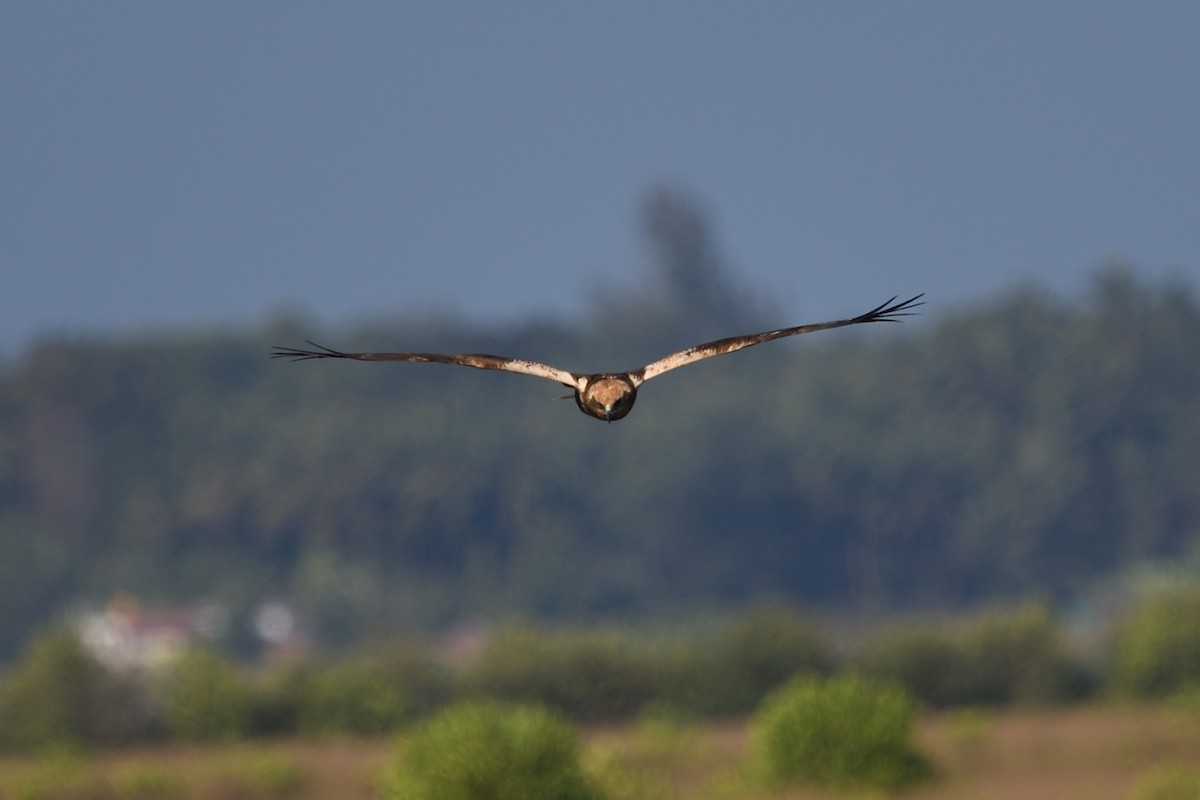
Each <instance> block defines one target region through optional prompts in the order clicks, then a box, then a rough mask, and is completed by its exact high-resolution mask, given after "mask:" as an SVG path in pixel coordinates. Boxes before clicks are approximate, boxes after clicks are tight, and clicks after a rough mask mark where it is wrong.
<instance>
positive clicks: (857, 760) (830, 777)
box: [754, 675, 928, 790]
mask: <svg viewBox="0 0 1200 800" xmlns="http://www.w3.org/2000/svg"><path fill="white" fill-rule="evenodd" d="M914 714H915V705H914V703H913V701H912V700H911V698H910V697H909V695H908V694H907V693H906V692H905V691H904V690H903V689H901V688H899V687H897V686H894V685H890V684H885V683H879V682H876V681H872V680H870V679H867V678H862V677H859V676H856V675H843V676H839V677H834V678H830V679H828V680H822V679H820V678H813V677H804V676H801V677H798V678H795V679H794V680H793V681H792V682H791V683H789V684H787V685H786V686H785V687H783V688H781V689H779V690H777V691H775V692H773V693H772V694H771V695H770V696H769V697H768V698H767V699H766V700H765V701H764V703H763V705H762V707H761V708H760V709H759V711H758V712H757V713H756V714H755V717H754V759H755V761H754V765H755V767H756V771H757V772H758V774H759V775H761V777H762V778H764V779H765V780H766V782H767V783H768V784H770V785H773V786H779V785H787V784H815V785H820V786H826V787H833V788H845V787H861V788H871V789H885V790H890V789H897V788H901V787H903V786H906V785H909V784H912V783H914V782H916V781H918V780H920V779H921V778H923V777H924V776H925V775H927V773H928V765H927V763H926V762H925V760H924V759H923V758H922V757H921V756H920V755H919V754H918V753H917V751H916V750H915V749H914V748H913V745H912V744H911V742H910V736H911V728H912V722H913V717H914Z"/></svg>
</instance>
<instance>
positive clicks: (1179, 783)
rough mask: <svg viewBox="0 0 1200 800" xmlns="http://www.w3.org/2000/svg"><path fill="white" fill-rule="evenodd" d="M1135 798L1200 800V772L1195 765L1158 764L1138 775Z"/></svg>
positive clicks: (1148, 799) (1133, 796)
mask: <svg viewBox="0 0 1200 800" xmlns="http://www.w3.org/2000/svg"><path fill="white" fill-rule="evenodd" d="M1131 797H1132V798H1133V800H1200V772H1197V771H1196V769H1195V768H1193V767H1184V766H1158V767H1154V768H1153V769H1151V770H1149V771H1148V772H1146V773H1145V774H1144V775H1141V776H1139V777H1138V780H1137V783H1135V784H1134V787H1133V794H1132V795H1131Z"/></svg>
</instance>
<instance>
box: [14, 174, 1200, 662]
mask: <svg viewBox="0 0 1200 800" xmlns="http://www.w3.org/2000/svg"><path fill="white" fill-rule="evenodd" d="M656 202H657V206H656V205H655V203H656ZM645 220H646V226H647V233H648V236H649V239H650V242H651V244H652V245H653V248H652V253H653V264H654V268H655V271H654V272H653V273H652V274H650V275H649V276H648V277H647V279H646V285H645V286H638V287H633V288H631V289H629V290H621V289H619V288H612V287H606V288H604V289H602V290H598V291H597V293H596V297H595V298H593V300H592V305H591V307H590V309H589V311H588V313H587V314H585V315H584V316H583V317H581V318H580V319H579V320H578V321H576V322H563V321H530V322H528V323H524V324H515V325H508V326H494V327H479V326H473V325H470V324H467V323H463V322H460V321H456V320H453V319H446V318H438V317H433V316H430V317H425V318H422V319H417V320H412V319H409V320H387V319H382V320H372V321H370V322H367V323H364V324H361V325H358V326H354V327H349V326H343V327H338V328H332V329H331V328H329V327H326V326H320V325H317V324H315V323H312V322H310V321H308V320H306V319H305V318H304V317H303V316H302V315H299V314H296V315H290V316H289V315H277V316H276V317H274V318H272V319H271V320H269V321H266V322H264V323H263V324H262V325H261V326H259V327H258V328H256V329H247V330H232V331H220V332H217V331H199V332H197V331H181V332H174V333H170V334H161V333H160V334H145V335H140V336H130V337H126V338H120V339H95V338H64V337H60V338H48V339H45V340H43V341H41V342H40V343H38V344H37V345H36V346H34V347H32V348H30V349H29V350H27V351H26V352H24V353H22V354H21V355H20V356H19V357H17V358H16V359H14V360H12V361H10V362H8V363H7V364H4V365H3V367H2V369H0V607H2V608H3V609H4V613H3V615H0V656H2V657H4V658H9V657H11V656H12V655H13V654H14V653H15V652H16V651H17V648H18V647H19V645H20V643H21V642H22V641H23V640H24V639H25V638H26V637H27V636H29V635H30V634H31V632H33V631H34V630H36V629H39V628H41V627H43V626H45V625H47V624H49V623H51V622H53V621H54V620H56V619H58V618H60V617H61V615H62V614H63V613H65V612H66V611H68V610H70V609H73V608H80V607H82V606H85V605H87V604H96V603H103V602H104V601H105V600H106V599H107V598H108V597H110V596H111V595H112V594H113V593H114V592H117V591H128V592H132V593H135V594H136V595H137V596H139V597H140V598H143V599H144V600H145V601H147V602H150V603H160V604H173V603H193V602H198V601H219V602H221V603H223V604H224V605H225V606H226V607H227V608H229V609H231V610H232V611H233V614H234V618H235V619H237V618H238V615H239V614H243V613H244V612H246V611H247V610H248V609H250V608H251V607H253V606H254V605H255V604H257V603H259V602H261V601H262V600H264V599H266V598H270V597H276V598H286V599H288V600H289V601H291V602H292V603H293V604H294V605H295V606H296V607H297V608H298V609H300V610H301V612H302V613H303V614H304V615H305V616H306V618H307V619H308V620H309V621H310V624H311V625H312V626H313V628H314V630H315V631H316V632H317V635H318V637H319V638H320V640H321V641H322V643H324V644H327V645H334V646H336V645H342V644H349V643H351V642H354V641H357V640H359V639H360V638H362V637H367V636H382V635H387V634H391V633H396V632H404V631H422V630H434V629H439V628H444V627H447V626H451V625H454V624H457V623H462V622H471V621H475V622H478V621H482V622H495V621H503V620H506V619H513V618H528V619H539V620H558V621H563V620H573V621H578V620H597V619H601V620H627V621H642V622H644V621H663V620H672V619H676V620H678V619H681V618H683V617H685V616H686V615H690V614H694V613H699V612H706V613H707V612H713V611H720V610H722V609H734V608H738V607H741V606H744V605H746V604H750V603H754V602H758V601H762V600H764V599H769V598H775V599H782V600H785V601H789V602H793V603H798V604H800V605H802V606H804V607H806V608H812V609H817V610H830V611H837V612H839V613H846V612H849V613H855V614H868V615H876V616H880V615H883V616H886V615H890V614H899V613H908V612H913V611H920V610H931V609H936V610H953V609H957V608H963V607H971V606H979V605H981V604H987V603H989V602H995V601H1002V600H1005V599H1011V598H1018V597H1027V596H1037V597H1040V598H1043V599H1046V600H1049V601H1050V602H1055V603H1066V602H1071V601H1074V600H1077V599H1079V598H1081V597H1086V596H1088V595H1089V593H1091V592H1094V591H1096V589H1097V587H1102V586H1103V585H1104V584H1105V583H1106V582H1108V581H1112V580H1115V579H1116V578H1118V577H1119V576H1121V575H1122V574H1125V573H1127V572H1128V570H1130V569H1131V568H1132V567H1134V566H1136V565H1139V564H1143V563H1147V562H1154V561H1158V560H1163V559H1170V558H1176V557H1181V556H1190V555H1194V554H1195V553H1196V552H1197V547H1196V544H1197V541H1198V537H1200V485H1198V480H1200V348H1198V347H1197V344H1198V343H1200V308H1198V306H1197V303H1196V297H1195V295H1194V292H1193V290H1192V289H1191V287H1188V286H1180V285H1168V286H1158V285H1154V286H1151V285H1146V284H1144V283H1142V282H1140V281H1139V280H1138V279H1137V278H1136V273H1134V272H1133V271H1130V270H1121V269H1102V270H1099V271H1098V272H1097V274H1096V276H1095V278H1094V281H1093V283H1092V286H1091V287H1090V289H1089V290H1088V292H1087V293H1086V294H1085V295H1084V296H1081V297H1079V298H1073V299H1070V300H1067V299H1063V298H1059V297H1055V296H1051V295H1048V294H1046V293H1043V292H1039V291H1037V290H1036V289H1033V288H1024V289H1014V290H1013V291H1012V292H1010V293H1008V294H1006V295H1003V296H999V297H996V298H994V299H992V300H990V301H988V302H983V303H980V304H978V305H975V306H972V307H955V308H945V307H942V306H941V305H939V302H938V297H937V287H929V286H910V285H907V283H906V282H905V281H904V280H903V277H902V276H897V279H896V285H895V286H888V287H881V288H880V289H878V290H865V291H864V295H863V298H862V304H861V308H844V309H843V308H839V309H824V308H822V306H821V303H820V298H816V297H806V298H802V300H803V304H804V307H805V309H806V313H805V317H806V318H805V319H803V320H795V319H780V318H779V317H778V315H777V312H774V311H773V310H772V309H771V304H770V303H769V302H766V301H764V300H763V299H762V298H758V297H755V296H753V294H752V293H751V292H749V291H746V290H744V289H743V288H742V287H739V286H738V285H737V284H736V281H735V280H733V279H732V278H731V277H730V276H729V274H728V272H727V270H726V269H725V268H724V266H723V260H722V259H721V257H720V256H719V254H718V253H717V248H716V247H715V245H714V244H713V243H712V242H711V241H710V237H709V235H708V231H707V227H706V224H705V222H704V220H703V217H702V215H700V214H698V212H696V211H695V209H694V208H692V207H690V206H688V205H687V204H686V203H683V202H680V201H679V200H678V198H674V199H672V198H671V197H665V198H663V197H660V198H658V199H657V201H653V200H652V202H651V203H650V204H648V208H647V211H646V214H645ZM919 291H926V292H927V293H928V294H927V300H928V305H926V306H925V307H924V308H923V309H922V311H923V314H922V316H916V317H911V318H909V319H908V320H907V321H906V322H905V323H904V324H903V325H871V326H864V327H863V328H855V329H847V330H840V331H831V332H823V333H819V334H815V335H813V336H804V337H800V338H797V339H794V340H785V341H782V342H777V343H773V344H769V345H764V346H763V347H758V348H753V349H751V350H747V351H744V352H742V353H739V354H737V355H735V356H730V357H725V358H717V359H711V360H709V361H705V362H703V363H700V364H696V365H694V366H691V367H688V368H687V369H684V370H679V371H677V372H672V373H670V374H668V375H666V376H664V377H662V378H661V379H658V380H655V381H654V382H652V383H649V384H647V385H646V386H645V387H643V389H642V391H641V393H640V397H639V401H638V406H637V408H636V409H635V410H634V412H633V413H632V414H631V415H630V416H629V417H628V418H627V419H625V420H623V421H621V422H619V423H616V424H612V425H606V424H603V423H599V422H597V421H595V420H592V419H588V418H586V417H584V416H583V415H581V414H580V413H579V412H578V410H577V409H576V408H575V407H574V403H572V402H570V401H561V400H559V399H557V397H558V395H559V394H561V393H562V392H561V391H559V390H558V389H556V388H555V387H553V386H552V385H550V384H549V383H547V382H545V381H539V380H534V379H531V378H527V377H522V376H515V375H509V374H502V373H488V372H484V371H480V370H468V369H459V368H452V367H444V366H437V365H429V366H423V365H411V364H362V363H353V362H305V363H287V362H280V361H271V360H268V358H267V351H268V348H269V346H270V345H276V344H281V345H295V344H300V343H301V342H302V340H303V339H306V338H312V339H315V340H316V341H319V342H322V343H328V344H330V345H333V346H335V347H338V348H341V349H406V350H421V349H425V350H440V351H444V352H454V351H458V352H494V353H502V354H511V355H516V356H521V357H526V358H532V359H538V360H542V361H546V362H548V363H552V364H556V365H561V366H563V367H565V368H567V369H572V370H588V371H590V370H600V369H607V368H621V369H624V368H629V367H633V366H638V365H641V364H643V363H646V362H647V361H650V360H653V359H655V358H657V357H659V356H661V355H663V354H665V353H667V352H670V351H672V350H675V349H678V348H680V347H682V346H686V345H688V344H691V343H694V342H695V341H700V340H702V339H703V338H714V337H716V336H722V335H728V334H730V333H736V332H744V331H746V330H754V329H756V326H759V325H762V326H763V327H764V328H765V327H775V326H779V325H784V324H796V323H797V322H800V321H804V322H807V321H817V320H822V319H829V318H837V317H840V316H849V315H852V314H857V313H860V312H862V311H865V310H867V309H869V308H871V307H872V306H874V305H876V304H878V303H880V302H882V301H884V300H886V299H887V298H888V297H889V296H891V295H892V294H902V295H905V296H908V295H911V294H915V293H917V292H919ZM809 318H811V319H809ZM747 326H749V327H747ZM236 630H240V628H238V626H236V625H235V637H236V635H237V634H236Z"/></svg>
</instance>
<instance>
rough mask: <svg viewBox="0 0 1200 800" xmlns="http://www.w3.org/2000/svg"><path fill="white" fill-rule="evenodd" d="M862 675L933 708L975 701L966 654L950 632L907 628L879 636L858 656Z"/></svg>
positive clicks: (956, 638)
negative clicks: (899, 689)
mask: <svg viewBox="0 0 1200 800" xmlns="http://www.w3.org/2000/svg"><path fill="white" fill-rule="evenodd" d="M860 662H861V665H862V670H863V672H864V673H865V674H867V675H870V676H872V677H876V678H879V679H881V680H885V681H890V682H892V683H896V684H899V685H900V686H903V687H904V688H905V689H906V690H907V691H908V692H910V693H911V694H912V695H913V696H914V697H916V698H917V699H918V700H920V701H921V702H922V703H925V704H927V705H930V706H933V707H936V708H946V707H948V706H954V705H962V704H964V703H970V702H977V700H978V699H977V698H975V697H972V694H973V691H972V687H971V684H972V682H973V677H972V675H971V671H970V669H969V667H968V664H967V654H966V652H965V651H964V648H963V646H962V644H961V643H960V641H959V639H958V637H956V636H955V635H954V634H953V633H952V632H950V631H945V630H938V629H934V628H924V627H910V628H901V629H897V630H893V631H889V632H887V633H883V634H879V635H878V636H876V637H875V638H874V639H873V640H872V641H871V642H869V643H868V644H867V646H866V648H865V649H864V651H863V653H862V654H861V658H860Z"/></svg>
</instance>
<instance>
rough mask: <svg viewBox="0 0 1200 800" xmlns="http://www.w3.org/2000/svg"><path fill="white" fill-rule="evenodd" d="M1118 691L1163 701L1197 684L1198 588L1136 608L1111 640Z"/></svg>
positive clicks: (1199, 674)
mask: <svg viewBox="0 0 1200 800" xmlns="http://www.w3.org/2000/svg"><path fill="white" fill-rule="evenodd" d="M1113 662H1114V663H1113V681H1114V684H1115V686H1116V688H1117V690H1118V691H1121V692H1125V693H1128V694H1132V695H1136V696H1139V697H1151V698H1162V697H1166V696H1167V695H1170V694H1173V693H1175V692H1179V691H1181V690H1183V689H1186V688H1188V687H1189V686H1190V685H1193V684H1197V683H1200V590H1190V591H1178V592H1172V593H1169V594H1163V595H1159V596H1157V597H1154V598H1152V599H1150V600H1148V601H1147V602H1145V603H1143V604H1142V605H1141V606H1140V607H1139V608H1137V609H1136V610H1135V611H1134V612H1133V613H1132V614H1131V615H1130V616H1129V618H1128V619H1126V620H1125V622H1124V623H1123V624H1122V625H1121V627H1120V629H1119V630H1118V632H1117V635H1116V639H1115V642H1114V653H1113Z"/></svg>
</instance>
